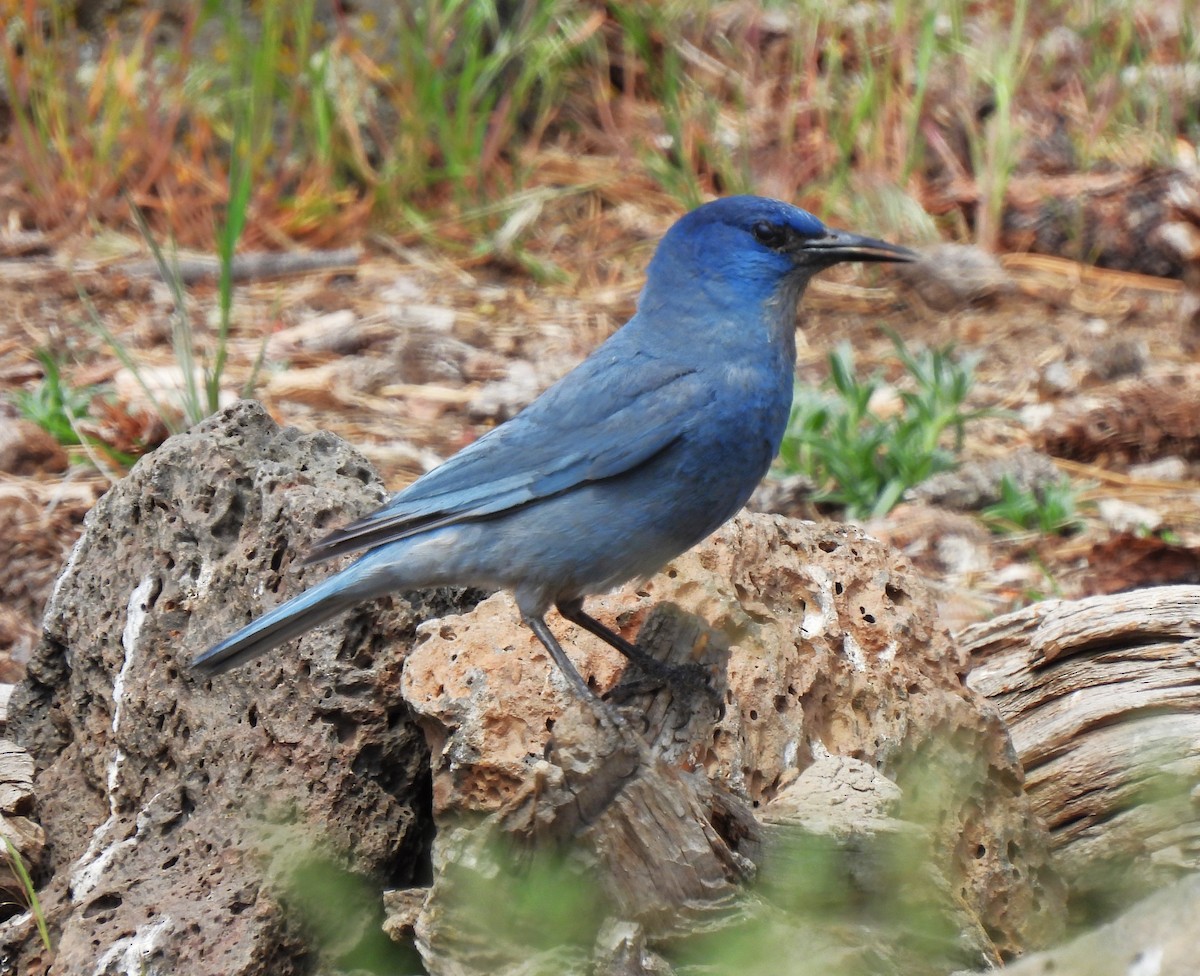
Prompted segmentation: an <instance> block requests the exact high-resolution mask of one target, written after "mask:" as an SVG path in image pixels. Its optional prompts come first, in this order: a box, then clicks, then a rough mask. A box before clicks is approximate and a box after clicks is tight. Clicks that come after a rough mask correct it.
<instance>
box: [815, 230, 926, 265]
mask: <svg viewBox="0 0 1200 976" xmlns="http://www.w3.org/2000/svg"><path fill="white" fill-rule="evenodd" d="M798 243H799V245H800V246H799V247H798V248H796V251H795V254H796V257H797V258H799V259H800V260H801V261H803V262H810V263H812V264H822V265H828V264H837V263H839V262H841V261H917V260H919V259H920V257H921V256H920V255H919V254H917V252H916V251H910V250H909V249H908V248H907V247H901V246H900V245H899V244H889V243H888V242H887V241H877V240H875V238H873V237H863V236H862V235H860V234H851V233H849V232H848V231H844V230H831V231H829V233H828V234H826V235H825V236H824V237H808V238H804V239H802V240H801V241H799V242H798Z"/></svg>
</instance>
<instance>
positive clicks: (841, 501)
mask: <svg viewBox="0 0 1200 976" xmlns="http://www.w3.org/2000/svg"><path fill="white" fill-rule="evenodd" d="M892 342H893V344H894V345H895V347H896V353H897V356H898V357H899V359H900V362H901V363H902V365H903V366H904V369H905V371H906V373H907V375H908V379H909V381H910V382H911V384H912V385H913V387H914V388H913V389H909V390H901V391H900V392H899V393H898V397H899V401H900V409H899V410H897V411H895V412H893V413H891V414H889V415H886V416H883V415H880V414H879V413H876V412H875V409H874V408H873V407H872V400H873V399H874V398H875V397H876V395H877V394H878V393H879V392H880V391H881V390H882V388H883V385H884V383H883V379H882V377H881V375H880V374H878V373H876V374H875V375H873V376H871V377H868V378H866V379H860V378H858V377H857V376H856V375H855V371H854V353H853V351H852V350H851V348H850V345H849V344H848V343H842V344H841V345H839V346H838V348H837V349H836V350H834V352H832V353H831V354H830V356H829V372H830V377H829V380H828V382H827V383H826V384H825V385H824V386H823V387H822V388H821V389H819V390H814V389H812V388H809V387H805V386H800V387H797V390H796V396H795V400H794V402H793V405H792V416H791V420H790V421H789V423H788V429H787V432H786V433H785V434H784V438H783V446H782V447H781V449H780V464H781V466H782V468H783V470H784V471H785V472H787V473H789V474H805V475H807V476H808V477H809V478H811V479H812V480H813V481H815V482H816V483H817V484H818V485H819V486H820V489H819V494H818V495H817V498H818V500H819V501H824V502H830V503H833V504H835V505H839V506H841V507H843V508H844V509H845V510H846V514H847V515H848V516H849V517H851V518H863V517H875V516H879V515H884V514H886V513H887V512H888V511H890V510H891V509H892V508H893V507H894V506H895V504H896V503H897V502H898V501H899V500H900V497H901V496H902V495H903V494H904V492H905V490H906V489H908V488H910V487H912V486H913V485H917V484H920V483H921V482H922V481H924V480H925V479H926V478H928V477H929V476H930V475H933V474H936V473H937V472H939V471H946V470H948V469H950V468H952V467H954V465H955V464H956V463H957V461H956V456H957V455H958V454H959V453H960V452H961V450H962V444H963V436H964V430H965V427H966V424H967V423H968V422H969V421H970V420H972V419H974V418H975V417H978V416H980V415H981V414H982V413H983V412H984V411H978V410H976V411H972V410H967V409H966V408H965V407H964V404H965V402H966V399H967V395H968V393H969V392H970V390H971V384H972V382H973V381H974V376H975V364H974V360H972V359H969V358H967V359H958V360H956V359H955V358H954V357H953V355H952V353H953V348H952V347H950V346H946V347H944V348H940V349H925V350H920V351H918V352H915V353H914V352H912V351H911V350H909V349H908V347H907V346H905V344H904V343H903V341H902V340H901V339H900V338H899V337H897V336H892ZM947 438H949V441H950V445H949V446H946V443H945V442H946V440H947Z"/></svg>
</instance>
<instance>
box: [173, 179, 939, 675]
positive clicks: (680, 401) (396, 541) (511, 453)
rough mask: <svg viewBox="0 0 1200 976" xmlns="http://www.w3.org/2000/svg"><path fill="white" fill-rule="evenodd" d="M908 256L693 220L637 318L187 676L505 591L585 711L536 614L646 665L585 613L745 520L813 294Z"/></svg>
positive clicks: (740, 223)
mask: <svg viewBox="0 0 1200 976" xmlns="http://www.w3.org/2000/svg"><path fill="white" fill-rule="evenodd" d="M916 257H917V256H916V255H915V254H914V253H913V252H912V251H910V250H908V249H906V248H903V247H897V246H896V245H893V244H887V243H884V242H883V241H877V240H873V239H871V238H867V237H860V236H858V235H856V234H850V233H846V232H844V231H836V230H831V229H829V228H827V227H826V226H825V225H824V224H823V223H821V221H820V220H818V219H817V218H816V217H814V216H813V215H812V214H810V213H808V212H806V211H804V210H800V209H798V208H796V207H793V206H791V205H789V204H786V203H782V202H780V201H778V200H769V199H764V198H761V197H753V196H734V197H726V198H724V199H720V200H715V201H713V202H711V203H707V204H705V205H703V206H701V207H699V208H698V209H696V210H694V211H692V212H691V213H689V214H686V215H685V216H684V217H682V218H681V219H680V220H679V221H678V222H676V223H675V225H674V226H673V227H672V228H671V229H670V230H669V231H668V232H667V234H666V235H665V236H664V237H663V239H662V242H661V243H660V244H659V246H658V249H657V251H656V252H655V254H654V257H653V259H652V260H651V262H650V266H649V269H648V270H647V273H646V284H645V287H644V289H643V290H642V293H641V297H640V298H639V300H638V306H637V312H636V314H635V315H634V316H633V318H631V319H630V320H629V321H628V322H627V323H626V324H625V325H624V326H623V327H622V328H620V329H618V330H617V331H616V332H615V333H614V334H613V335H612V336H611V337H610V338H609V339H608V340H607V341H606V342H604V343H603V344H602V345H601V346H600V347H599V348H598V349H596V351H595V352H593V353H592V354H591V355H590V356H589V357H588V358H587V359H586V360H584V361H583V362H582V363H581V364H580V365H579V366H577V367H576V368H575V369H574V370H572V371H571V372H570V373H569V374H567V375H566V376H564V377H563V378H562V379H561V380H559V381H558V382H557V383H556V384H554V386H552V387H550V389H548V390H547V391H546V392H545V393H543V394H542V395H541V396H540V397H538V398H537V399H536V400H535V401H534V402H533V403H531V404H530V405H529V406H528V407H526V408H525V409H524V410H523V411H521V413H519V414H517V416H515V417H513V418H512V419H511V420H509V421H508V422H507V423H504V424H501V425H500V426H499V427H497V428H495V429H494V430H492V431H490V432H489V433H487V434H486V435H484V436H483V437H481V438H480V439H479V440H477V441H475V442H474V443H473V444H471V445H469V446H468V447H466V448H464V449H463V450H462V451H460V452H459V453H458V454H456V455H454V456H453V457H452V458H450V459H449V460H448V461H446V462H445V463H444V464H442V465H441V466H440V467H438V468H435V469H434V470H433V471H430V472H429V473H428V474H426V475H424V476H423V477H421V478H419V479H418V480H417V481H415V482H414V483H413V484H411V485H410V486H409V487H408V488H406V489H404V490H403V491H402V492H400V493H399V494H397V495H396V496H394V497H393V498H392V499H391V501H389V502H388V503H387V504H386V505H384V506H383V507H382V508H380V509H379V510H378V511H376V512H375V513H374V514H372V515H368V516H367V517H365V518H363V519H360V520H358V521H356V522H353V523H351V524H350V525H347V526H346V527H345V528H342V529H340V530H338V531H336V532H334V533H332V534H331V535H329V536H327V537H326V538H324V539H323V540H321V541H319V542H318V543H317V544H316V546H315V547H314V548H313V550H312V552H311V553H310V554H309V555H308V557H307V561H309V562H314V561H318V560H323V559H329V558H332V557H335V556H340V555H342V554H344V553H351V552H358V551H362V550H366V552H365V553H364V555H362V556H361V557H360V558H359V559H358V560H356V561H355V562H353V563H351V564H350V565H349V566H347V567H346V568H345V569H343V570H341V571H340V572H338V573H335V574H334V575H332V576H330V577H328V578H327V579H325V580H322V581H321V582H319V583H317V584H316V585H314V586H312V587H310V588H309V589H307V590H305V591H304V592H303V593H301V594H300V595H298V596H296V597H293V598H292V599H291V600H288V601H287V602H286V603H284V604H282V605H281V606H278V607H276V608H275V609H273V610H270V611H268V612H267V613H265V614H263V615H262V616H261V617H259V618H258V619H256V620H254V621H253V622H252V623H250V624H249V625H247V626H246V627H243V628H242V629H241V630H239V631H238V632H237V633H236V634H234V635H233V636H231V637H229V638H227V639H226V640H224V641H222V642H221V643H219V644H217V645H216V646H214V647H212V648H210V649H209V650H207V651H205V652H204V653H203V654H201V655H199V656H198V657H197V658H196V659H195V660H194V661H193V665H194V666H195V667H198V668H202V669H205V670H208V671H211V672H220V671H224V670H227V669H228V668H230V667H233V666H235V665H237V664H240V663H242V662H244V661H246V660H247V659H249V658H252V657H254V656H256V655H258V654H261V653H263V652H264V651H267V650H269V649H271V648H273V647H275V646H277V645H279V644H282V643H283V642H284V641H286V640H289V639H290V638H293V637H296V636H297V635H299V634H301V633H303V632H304V631H307V630H309V629H310V628H312V627H315V626H317V625H318V624H320V623H322V622H323V621H325V620H327V619H329V618H330V617H332V616H334V615H335V614H337V613H339V612H341V611H343V610H346V609H348V608H349V607H351V606H353V605H355V604H357V603H360V602H362V601H364V600H370V599H372V598H375V597H379V596H382V595H384V594H386V593H389V592H392V591H395V590H413V589H423V588H426V587H435V586H444V585H469V586H476V587H482V588H489V589H498V588H507V589H509V590H511V591H512V592H513V594H514V595H515V598H516V602H517V606H518V607H519V608H520V612H521V617H522V619H523V620H524V621H525V623H526V624H527V625H528V626H529V628H530V629H531V630H532V631H533V633H534V634H535V635H537V637H538V639H539V640H540V641H541V642H542V644H543V645H545V647H546V650H547V651H548V652H549V653H550V656H551V657H552V658H553V660H554V661H555V663H556V664H557V665H558V667H559V668H560V669H561V670H562V672H563V674H564V675H565V676H566V677H567V679H568V680H569V681H570V683H571V684H572V685H573V686H574V688H575V689H576V691H577V692H578V693H579V695H581V696H582V697H583V698H585V699H590V698H592V697H594V695H593V693H592V692H591V690H590V689H589V688H588V686H587V684H586V682H585V681H584V680H583V678H582V677H581V676H580V675H579V672H578V671H576V669H575V667H574V666H573V665H572V664H571V662H570V660H569V659H568V657H567V655H566V654H565V653H564V652H563V649H562V646H561V645H560V644H559V642H558V640H557V639H556V638H555V636H554V635H553V633H551V631H550V629H549V628H548V627H547V626H546V619H545V615H546V612H547V611H548V610H549V609H550V608H551V607H556V608H557V609H558V611H559V613H561V614H562V616H563V617H565V618H566V619H567V620H570V621H572V622H573V623H575V624H577V625H579V626H580V627H582V628H583V629H584V630H587V631H589V632H590V633H592V634H594V635H596V636H597V637H599V638H601V639H602V640H604V641H606V642H607V643H609V644H611V645H612V646H613V647H615V648H616V649H617V650H619V651H621V652H622V653H623V654H625V655H626V656H628V657H630V658H632V659H634V660H638V661H644V659H645V658H646V657H647V656H646V655H645V654H644V652H642V651H640V650H639V649H638V648H637V646H636V645H634V644H631V643H630V642H629V641H626V640H625V639H624V638H622V637H621V636H620V635H618V634H616V633H614V632H613V631H611V630H609V629H608V628H607V627H605V626H604V625H603V624H601V623H600V622H599V621H597V620H595V619H594V618H592V617H591V616H589V615H588V614H587V613H585V612H584V609H583V600H584V597H586V596H588V595H589V594H595V593H601V592H604V591H606V590H610V589H612V588H613V587H616V586H617V585H619V584H621V583H624V582H626V581H628V580H631V579H637V578H644V577H648V576H650V575H652V574H653V573H655V572H656V571H657V570H658V569H659V568H660V567H662V565H663V564H664V563H666V562H668V561H669V560H670V559H673V558H674V557H675V556H677V555H679V554H680V553H682V552H684V551H686V550H687V549H690V548H691V547H692V546H694V545H695V544H696V543H698V542H700V540H702V539H703V538H704V537H705V536H707V535H709V534H710V533H711V532H713V531H714V530H715V529H717V527H718V526H720V525H721V524H722V523H724V522H725V521H727V520H728V519H730V518H731V517H732V516H733V515H734V514H735V513H736V512H737V511H738V509H740V508H741V507H742V506H743V505H744V504H745V503H746V500H747V499H748V498H749V497H750V494H751V492H752V491H753V490H754V487H755V486H756V485H757V484H758V482H759V480H760V479H761V478H762V476H763V475H764V474H765V473H766V471H767V468H768V467H769V465H770V464H771V461H772V459H773V458H774V457H775V454H776V452H777V451H778V449H779V444H780V441H781V440H782V438H783V433H784V427H785V426H786V424H787V420H788V413H789V410H790V408H791V402H792V388H793V383H794V370H795V363H796V336H795V330H796V308H797V305H798V303H799V301H800V297H801V295H802V294H803V292H804V288H805V286H806V285H807V284H808V281H809V279H810V278H812V276H813V275H814V274H816V273H817V272H818V271H822V270H823V269H825V268H828V267H830V266H832V265H834V264H837V263H839V262H842V261H912V260H915V259H916Z"/></svg>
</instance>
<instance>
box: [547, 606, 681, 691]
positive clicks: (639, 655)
mask: <svg viewBox="0 0 1200 976" xmlns="http://www.w3.org/2000/svg"><path fill="white" fill-rule="evenodd" d="M555 606H556V607H557V608H558V612H559V613H561V614H562V615H563V619H565V620H569V621H571V623H573V624H575V625H576V626H579V627H582V628H583V629H584V630H586V631H587V632H588V633H589V634H591V635H593V636H594V637H599V638H600V639H601V640H602V641H604V643H605V644H607V645H608V646H609V647H614V648H616V649H617V650H618V651H620V652H621V653H622V654H624V655H625V656H626V657H627V658H629V660H631V661H632V662H633V663H634V664H636V665H638V667H640V668H641V669H642V670H644V671H647V672H650V673H655V671H656V669H657V670H661V669H662V667H663V665H662V663H661V662H660V661H658V660H656V659H655V658H653V657H651V656H650V655H649V654H647V653H646V652H645V651H643V650H642V649H641V648H640V647H638V646H637V645H636V644H631V643H629V641H627V640H626V639H625V638H624V637H622V636H621V635H620V634H618V633H617V632H616V631H615V630H609V629H608V628H607V627H605V626H604V624H602V623H600V621H599V620H597V619H596V618H595V617H593V616H591V614H588V613H585V612H584V610H583V600H582V599H579V598H576V599H574V600H562V601H560V602H559V603H557V604H555Z"/></svg>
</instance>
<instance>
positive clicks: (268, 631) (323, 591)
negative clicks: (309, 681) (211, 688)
mask: <svg viewBox="0 0 1200 976" xmlns="http://www.w3.org/2000/svg"><path fill="white" fill-rule="evenodd" d="M369 583H370V580H369V578H367V577H366V576H365V575H364V574H363V573H362V567H361V563H354V564H352V565H350V566H348V567H346V569H344V570H342V571H341V572H340V573H335V574H334V575H333V576H330V577H329V578H328V579H324V580H322V581H321V582H320V583H317V584H316V585H315V586H310V587H309V588H308V589H307V590H305V591H304V592H303V593H301V594H300V595H299V596H295V597H293V598H292V599H290V600H288V601H287V602H286V603H282V604H280V605H279V606H277V607H276V608H275V609H274V610H268V611H267V612H266V613H264V614H263V615H262V616H261V617H259V618H258V619H257V620H253V621H251V622H250V623H249V624H247V625H246V626H245V627H243V628H242V629H241V630H239V631H238V632H237V633H236V634H233V635H232V636H230V637H227V638H225V640H223V641H221V643H219V644H214V645H213V646H212V647H210V648H209V649H208V650H207V651H205V652H204V653H203V654H200V655H198V656H197V657H196V658H194V659H193V660H192V667H194V668H198V669H200V670H202V671H206V672H208V673H209V674H223V673H224V672H226V671H228V670H230V669H231V668H235V667H237V666H238V665H241V664H245V663H246V662H247V661H249V660H251V659H252V658H256V657H258V655H260V654H262V653H264V652H265V651H269V650H271V648H273V647H277V646H279V645H280V644H282V643H283V642H284V641H287V640H290V639H291V638H293V637H298V636H299V635H300V634H303V633H304V632H305V631H306V630H311V629H312V628H313V627H316V626H317V625H318V624H322V623H324V622H325V621H326V620H328V619H329V618H330V617H333V616H336V615H337V614H339V613H341V612H342V611H343V610H348V609H349V608H350V607H352V606H354V605H355V604H356V603H361V602H362V601H363V600H367V599H370V598H371V597H373V596H378V595H379V592H378V591H376V590H375V589H374V588H373V587H371V586H370V585H369ZM364 584H366V585H364Z"/></svg>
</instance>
